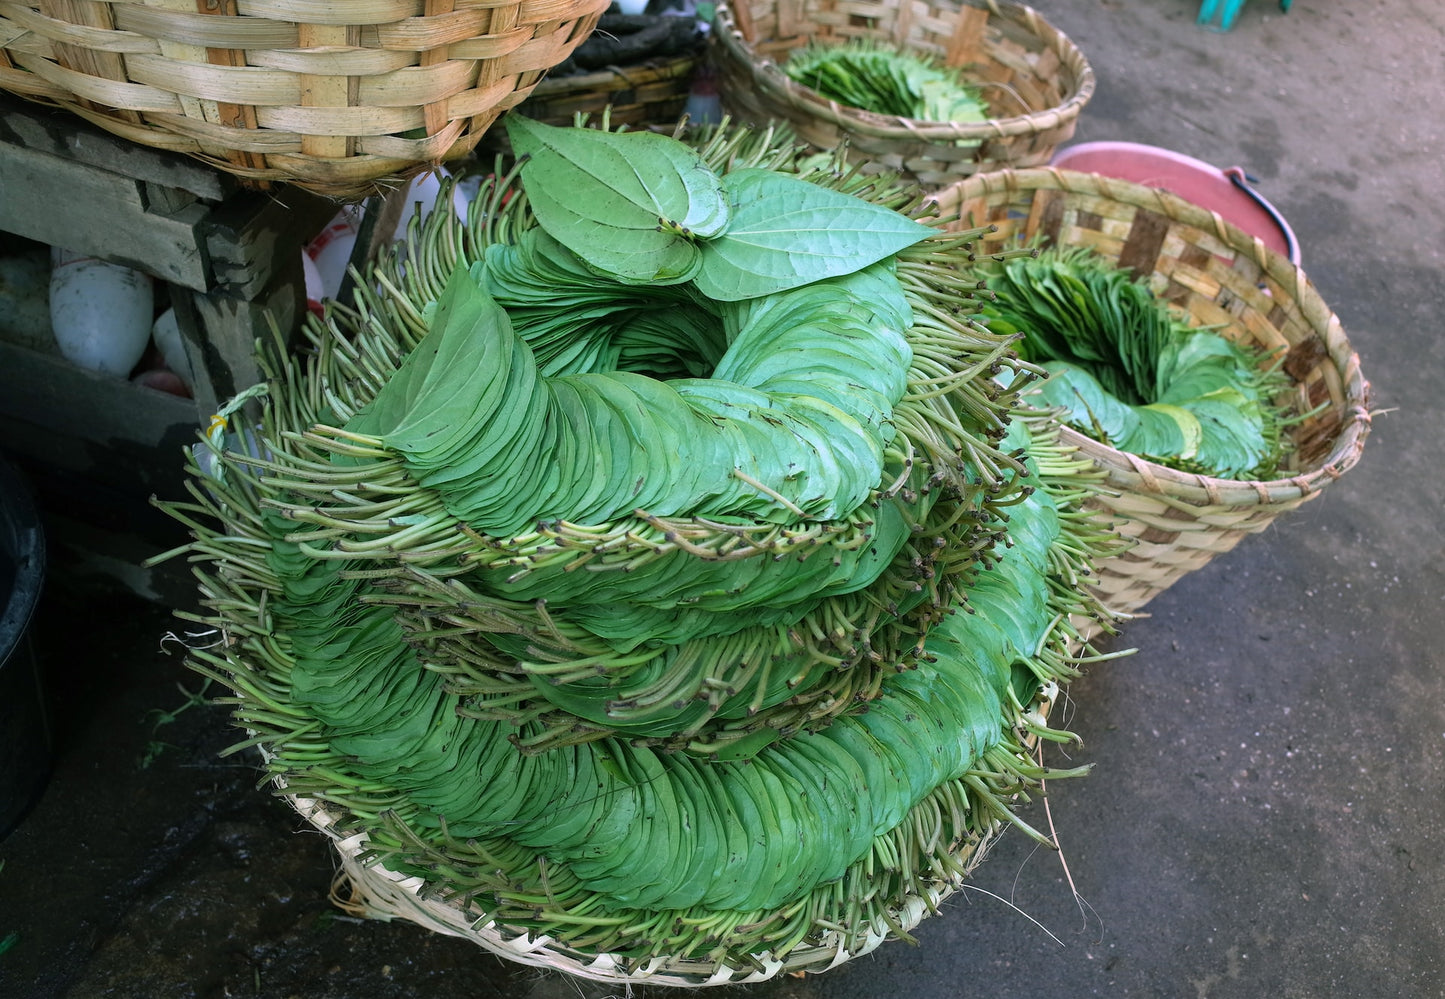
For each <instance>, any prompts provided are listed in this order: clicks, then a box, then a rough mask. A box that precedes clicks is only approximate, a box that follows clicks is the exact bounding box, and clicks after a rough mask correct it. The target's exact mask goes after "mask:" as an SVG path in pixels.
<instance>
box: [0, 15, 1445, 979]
mask: <svg viewBox="0 0 1445 999" xmlns="http://www.w3.org/2000/svg"><path fill="white" fill-rule="evenodd" d="M1036 6H1037V8H1038V10H1039V11H1040V13H1042V14H1043V15H1044V16H1045V17H1046V18H1048V19H1049V20H1050V21H1051V22H1052V23H1054V24H1055V25H1056V26H1058V27H1059V28H1061V29H1062V30H1063V31H1064V32H1065V33H1067V34H1068V35H1069V36H1070V37H1071V38H1073V39H1074V41H1075V42H1076V43H1077V44H1078V45H1079V46H1080V48H1081V49H1082V50H1083V51H1084V53H1085V54H1086V56H1087V57H1088V59H1089V60H1090V62H1091V64H1092V65H1093V68H1094V70H1095V72H1096V74H1097V76H1098V91H1097V94H1096V96H1095V97H1094V99H1093V101H1092V102H1091V103H1090V104H1089V105H1088V106H1087V107H1086V108H1085V110H1084V114H1083V117H1082V119H1081V121H1080V124H1079V129H1078V133H1077V135H1076V137H1075V138H1076V141H1082V140H1093V139H1123V140H1131V141H1138V142H1146V143H1152V144H1155V145H1160V146H1165V147H1168V148H1172V149H1176V150H1179V151H1181V152H1185V153H1188V154H1191V155H1193V156H1196V157H1199V158H1201V159H1205V160H1208V161H1210V162H1213V163H1215V164H1218V165H1221V166H1227V165H1233V164H1240V165H1243V166H1245V167H1246V168H1248V170H1249V171H1250V172H1251V173H1252V174H1253V175H1255V176H1256V177H1258V178H1259V188H1260V190H1261V191H1262V192H1263V193H1264V195H1265V196H1266V197H1267V198H1269V199H1270V200H1271V201H1272V202H1273V203H1274V204H1275V205H1276V206H1277V207H1278V208H1280V209H1281V211H1282V212H1283V214H1284V215H1285V217H1286V218H1287V219H1288V220H1289V221H1290V223H1291V224H1292V226H1293V227H1294V229H1295V232H1296V233H1297V235H1298V236H1299V238H1300V242H1301V245H1302V252H1303V260H1304V266H1305V270H1306V271H1307V272H1308V273H1309V275H1310V276H1311V278H1312V279H1313V280H1314V282H1315V284H1316V286H1317V287H1318V288H1319V290H1320V292H1321V293H1322V295H1323V296H1324V298H1325V300H1326V301H1327V302H1329V303H1330V304H1331V306H1332V307H1333V308H1334V309H1335V311H1336V312H1337V313H1338V314H1339V316H1340V318H1341V320H1342V321H1343V324H1344V327H1345V329H1346V331H1347V332H1348V334H1349V335H1350V337H1351V340H1352V342H1353V343H1354V345H1355V347H1356V349H1357V350H1358V351H1359V353H1360V356H1361V358H1362V362H1363V366H1364V371H1365V374H1366V377H1367V378H1369V379H1370V380H1371V382H1372V383H1373V385H1374V389H1375V396H1374V402H1375V405H1376V407H1377V408H1378V410H1379V412H1378V415H1377V417H1376V420H1375V427H1374V432H1373V435H1372V436H1371V438H1370V440H1369V443H1368V445H1367V446H1366V448H1365V453H1364V458H1363V461H1362V462H1361V463H1360V464H1359V465H1358V466H1357V467H1356V468H1355V469H1354V470H1353V471H1352V472H1351V473H1350V474H1348V475H1347V476H1345V477H1344V478H1343V479H1342V480H1340V481H1339V482H1337V483H1335V484H1334V485H1332V486H1331V487H1330V488H1329V490H1327V491H1326V493H1325V494H1324V495H1323V496H1322V497H1321V498H1318V499H1316V500H1314V501H1313V502H1311V503H1309V504H1308V505H1306V506H1305V507H1303V508H1302V509H1300V510H1298V511H1295V512H1293V513H1292V514H1289V515H1287V516H1286V517H1284V518H1281V519H1280V520H1279V521H1276V523H1275V524H1274V525H1273V526H1272V527H1271V528H1269V530H1268V531H1266V532H1265V533H1264V534H1262V535H1259V536H1257V537H1251V538H1247V539H1245V541H1244V543H1242V544H1241V545H1240V546H1239V547H1238V548H1237V549H1235V551H1233V552H1231V553H1230V554H1228V555H1226V556H1223V557H1220V558H1218V559H1216V560H1215V561H1214V562H1212V563H1211V564H1210V565H1209V566H1208V567H1206V568H1205V569H1203V570H1200V571H1198V572H1196V573H1194V574H1192V575H1190V576H1188V577H1186V578H1185V579H1184V580H1182V581H1180V582H1179V583H1177V584H1176V585H1175V586H1174V587H1173V588H1172V589H1170V590H1169V591H1168V592H1167V593H1165V594H1164V595H1163V596H1161V597H1159V598H1158V599H1156V601H1155V602H1154V603H1153V604H1152V605H1151V606H1150V608H1149V610H1150V612H1151V616H1149V617H1148V618H1146V619H1142V620H1138V621H1135V622H1132V623H1130V624H1129V625H1128V626H1127V627H1126V629H1125V631H1124V633H1123V635H1122V636H1121V638H1120V640H1119V641H1118V642H1117V643H1116V644H1117V646H1118V647H1133V648H1136V649H1137V650H1138V651H1137V654H1135V655H1134V656H1132V657H1130V658H1126V659H1122V660H1118V661H1115V662H1112V663H1109V664H1106V665H1100V666H1097V667H1095V668H1094V669H1093V670H1092V671H1091V673H1090V674H1089V675H1088V676H1086V677H1085V678H1084V679H1082V680H1080V681H1078V682H1076V683H1075V684H1074V685H1073V686H1072V687H1071V688H1070V693H1071V701H1070V703H1069V705H1068V711H1067V717H1066V719H1065V720H1066V721H1067V723H1068V725H1069V726H1070V727H1071V728H1072V729H1073V730H1074V731H1076V732H1078V733H1079V734H1080V735H1081V736H1082V737H1083V746H1082V747H1081V748H1079V749H1076V750H1073V751H1072V752H1071V756H1072V758H1073V759H1074V760H1076V761H1081V762H1082V761H1087V762H1091V763H1092V764H1093V765H1094V770H1093V773H1092V774H1091V775H1090V776H1088V777H1086V778H1084V779H1081V780H1076V781H1068V782H1064V783H1058V784H1056V785H1054V786H1053V787H1052V789H1051V794H1050V796H1049V802H1050V812H1051V816H1052V821H1053V823H1054V825H1055V827H1056V829H1057V832H1058V836H1059V840H1060V842H1061V844H1062V847H1063V852H1062V857H1060V856H1056V855H1046V854H1045V853H1043V852H1040V851H1037V850H1035V849H1034V848H1033V846H1032V844H1031V843H1030V842H1029V841H1027V840H1026V839H1024V838H1023V837H1022V836H1018V835H1011V834H1010V835H1005V836H1004V837H1003V840H1002V841H1001V842H1000V844H999V845H998V846H997V847H996V849H995V850H994V851H993V852H992V854H991V855H990V856H989V858H988V859H987V860H986V862H985V863H984V864H983V865H982V866H981V867H980V868H979V870H978V873H977V875H976V877H975V878H974V881H973V883H972V887H971V889H970V890H966V891H964V892H961V893H960V894H958V895H957V896H955V897H954V899H953V900H952V901H950V902H949V904H948V905H947V907H946V909H945V911H944V912H943V913H942V914H940V915H939V916H937V917H935V918H932V919H929V920H926V921H925V922H924V924H923V925H922V927H921V928H920V930H919V933H918V937H919V942H918V945H917V946H910V945H908V944H904V943H893V944H888V945H885V946H884V947H882V948H881V949H880V950H879V951H877V952H876V953H875V954H874V955H872V956H869V957H865V958H861V959H858V960H856V961H853V962H850V963H848V964H845V965H843V966H842V967H839V968H837V969H835V970H833V971H831V972H828V973H826V974H825V975H822V976H817V977H810V978H803V979H794V978H785V979H783V980H779V981H773V982H769V983H766V984H762V985H759V986H754V987H748V988H739V989H736V990H726V991H721V990H720V991H717V992H716V993H715V994H718V995H720V996H723V995H737V996H741V995H744V994H748V995H751V996H755V997H758V999H763V997H768V999H782V997H789V999H812V997H822V996H827V997H831V999H852V997H870V999H875V997H889V996H899V995H909V996H913V997H917V999H925V997H945V996H946V997H971V996H989V997H992V999H1007V997H1014V996H1019V997H1029V999H1036V997H1038V996H1053V997H1072V996H1093V995H1099V996H1144V997H1156V996H1157V997H1176V996H1177V997H1189V999H1196V997H1198V999H1202V997H1209V999H1230V997H1244V999H1259V997H1266V996H1268V997H1297V999H1322V997H1329V999H1334V997H1376V996H1378V997H1426V996H1442V995H1445V860H1442V857H1441V851H1440V850H1439V849H1438V847H1437V840H1438V836H1439V831H1440V829H1441V828H1442V827H1445V793H1442V792H1445V672H1442V668H1441V667H1442V664H1445V654H1442V652H1441V651H1440V645H1439V644H1438V643H1439V640H1440V635H1441V632H1440V630H1439V628H1440V624H1441V621H1442V620H1445V526H1442V525H1445V516H1442V498H1445V473H1442V469H1445V443H1442V436H1441V434H1440V432H1439V427H1440V426H1441V425H1442V423H1445V403H1442V401H1441V400H1442V394H1441V392H1440V387H1439V386H1440V383H1439V382H1438V381H1437V380H1436V379H1437V378H1440V377H1441V376H1442V374H1445V338H1442V337H1441V336H1440V335H1439V330H1440V328H1441V322H1440V312H1441V306H1442V304H1445V261H1442V248H1445V198H1442V191H1445V167H1442V163H1445V134H1442V130H1445V124H1442V123H1445V58H1442V55H1441V53H1442V52H1445V6H1442V5H1440V4H1438V3H1435V2H1434V0H1356V2H1351V3H1343V2H1339V0H1333V2H1331V0H1296V2H1295V3H1294V5H1293V9H1292V10H1291V11H1290V12H1289V13H1288V14H1281V12H1280V11H1279V10H1278V9H1277V7H1276V6H1275V4H1273V3H1272V2H1266V0H1254V2H1252V3H1250V4H1248V6H1247V7H1246V8H1245V10H1244V12H1243V13H1242V15H1241V16H1240V18H1239V21H1238V23H1237V24H1236V26H1235V27H1234V29H1233V30H1232V31H1230V32H1228V33H1217V32H1211V31H1207V30H1204V29H1202V28H1200V27H1197V26H1196V25H1195V24H1194V15H1195V12H1196V11H1197V9H1198V4H1197V2H1196V0H1038V2H1037V4H1036ZM55 575H56V579H55V580H54V585H53V586H52V587H51V588H50V591H49V592H48V593H47V598H46V605H45V607H44V609H43V617H42V620H41V621H40V623H39V624H38V626H37V627H36V629H35V637H36V640H37V642H38V644H39V647H40V649H41V651H42V654H43V655H44V656H45V659H46V661H47V663H48V667H49V671H50V676H51V680H52V683H53V684H54V686H55V689H56V692H57V696H58V698H59V699H60V702H61V703H62V704H63V705H64V709H63V711H62V712H61V714H60V716H59V718H58V721H59V725H60V730H59V736H60V739H61V753H60V757H59V760H58V762H57V768H56V772H55V775H54V778H53V780H52V782H51V784H50V787H49V789H48V791H47V792H46V794H45V797H44V798H43V799H42V800H41V802H40V804H39V805H38V806H37V808H36V809H35V810H34V811H33V812H32V813H31V814H30V816H29V817H28V818H27V819H26V820H25V822H24V823H23V824H22V825H21V826H20V827H19V829H18V830H17V831H16V832H14V833H13V834H12V835H11V836H9V837H8V838H7V839H5V840H4V841H3V842H0V861H3V864H4V866H3V870H0V995H4V996H14V997H56V996H73V997H78V999H91V997H101V996H118V997H138V999H142V997H143V999H172V997H175V999H180V997H190V996H198V997H220V996H253V997H262V999H285V997H292V996H298V997H305V999H382V997H421V996H426V997H432V999H449V997H469V999H475V997H500V999H557V997H587V999H600V997H603V996H612V995H622V994H624V993H625V992H626V991H627V990H625V989H623V988H621V987H618V986H605V985H598V984H595V983H588V982H582V981H577V980H573V979H570V978H566V977H563V976H560V975H557V974H552V973H543V972H539V971H535V970H531V969H526V968H521V967H519V966H515V965H510V964H505V963H503V962H501V961H500V960H498V959H495V958H493V957H491V956H489V955H487V954H486V953H484V952H482V951H481V950H479V949H477V948H475V947H474V946H473V945H471V944H468V943H465V942H462V941H459V940H454V939H449V938H445V937H439V936H435V935H432V934H430V933H428V932H426V931H423V930H421V929H418V928H416V927H414V926H412V925H410V924H406V923H392V924H387V923H380V922H371V921H361V920H357V919H354V918H352V917H350V916H348V915H347V914H345V913H344V912H342V911H341V910H339V909H336V908H335V907H333V906H332V905H331V904H330V903H329V902H328V901H327V898H326V894H327V890H328V887H329V884H330V880H331V872H332V868H331V864H332V861H331V859H330V857H329V855H328V852H327V847H326V845H325V843H324V842H323V841H322V839H321V838H320V837H319V836H318V835H317V834H314V833H312V832H309V831H307V829H306V827H304V825H303V823H302V822H301V821H300V820H299V819H297V818H296V817H295V816H294V815H293V814H292V813H291V812H290V810H289V809H288V808H287V807H286V806H285V805H283V804H281V803H280V802H278V801H275V800H273V799H271V798H270V797H269V796H268V795H267V794H266V793H265V792H264V791H263V790H258V789H256V787H255V784H254V781H255V773H254V770H253V769H252V768H251V766H250V763H249V761H248V760H243V759H240V758H220V757H219V756H218V755H217V753H218V751H219V750H220V749H222V748H223V747H225V746H226V745H227V744H228V743H229V742H230V741H231V740H232V739H233V735H232V733H231V732H230V731H229V729H228V727H227V724H226V720H225V714H224V711H223V710H222V709H220V708H216V707H209V706H194V707H186V705H187V695H186V693H185V690H183V689H182V688H186V689H188V690H192V691H194V690H196V689H198V688H199V680H198V679H197V678H195V677H194V676H192V675H191V674H189V673H187V672H186V671H185V670H184V669H183V668H182V667H181V666H180V664H179V661H178V657H177V656H174V655H171V656H167V655H164V654H162V652H161V643H160V636H161V635H162V634H164V632H165V631H166V630H168V629H169V628H171V627H173V622H171V621H170V620H169V619H168V617H167V615H166V612H165V611H164V610H162V609H160V608H157V607H156V606H154V605H152V604H148V603H145V602H143V601H139V600H135V599H132V598H130V597H126V596H120V595H116V594H114V593H113V592H110V591H104V590H95V589H92V588H89V587H88V586H86V585H84V584H83V583H82V582H81V581H80V580H79V579H78V578H77V577H76V575H75V574H69V573H67V572H66V565H65V564H64V562H63V560H62V562H61V564H59V565H58V566H57V571H56V574H55ZM210 693H213V694H214V693H216V692H215V691H211V692H210ZM179 709H184V710H179ZM167 713H170V714H171V715H173V716H174V717H168V715H167ZM1026 817H1028V818H1029V820H1030V821H1032V822H1034V823H1036V824H1040V823H1047V822H1048V819H1049V816H1046V815H1045V814H1044V813H1043V812H1042V811H1041V810H1040V809H1039V808H1038V807H1037V806H1034V807H1031V808H1030V809H1029V810H1028V811H1027V812H1026ZM633 994H637V995H651V994H653V990H646V989H635V990H633Z"/></svg>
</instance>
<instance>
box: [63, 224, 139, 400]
mask: <svg viewBox="0 0 1445 999" xmlns="http://www.w3.org/2000/svg"><path fill="white" fill-rule="evenodd" d="M50 259H51V271H50V328H51V330H52V331H53V333H54V334H55V344H56V346H57V347H58V348H59V350H60V354H61V356H62V357H64V358H65V359H66V360H68V361H70V362H71V363H72V364H75V365H77V366H79V367H82V368H86V369H88V370H91V371H103V372H106V373H108V374H112V375H119V376H121V377H122V378H124V377H127V376H129V375H130V372H131V369H132V368H134V367H135V366H136V363H137V362H138V361H140V359H141V355H143V354H144V353H145V350H146V347H147V345H149V343H150V339H151V321H152V319H153V318H154V316H155V290H154V288H153V287H152V285H151V279H150V276H149V275H147V274H145V273H142V272H141V271H137V270H133V269H131V268H129V267H122V266H121V265H119V264H112V263H108V262H107V261H104V260H97V259H96V258H94V257H88V256H86V255H84V254H81V253H73V252H71V251H69V250H65V249H62V248H60V247H54V248H52V250H51V254H50Z"/></svg>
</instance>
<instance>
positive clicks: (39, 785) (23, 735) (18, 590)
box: [0, 457, 54, 838]
mask: <svg viewBox="0 0 1445 999" xmlns="http://www.w3.org/2000/svg"><path fill="white" fill-rule="evenodd" d="M44 581H45V535H44V532H43V531H42V530H41V527H40V517H39V515H38V513H37V511H36V509H35V503H34V501H33V499H32V498H31V493H30V489H29V487H28V486H27V484H26V482H25V481H24V480H23V479H22V478H21V477H20V474H19V473H18V472H17V471H16V470H15V468H14V467H13V466H11V465H10V464H9V463H8V462H6V461H5V459H4V458H3V457H0V838H3V837H5V836H6V835H8V834H9V833H10V832H11V830H13V829H14V828H15V826H16V825H18V824H19V822H20V820H21V818H22V817H24V815H25V813H26V812H27V811H29V810H30V807H31V806H32V805H34V804H35V802H36V800H37V799H38V798H39V797H40V793H41V792H42V791H43V790H44V789H45V784H46V781H47V780H48V779H49V777H50V764H51V758H52V754H53V750H54V744H53V739H52V736H51V731H50V717H49V711H48V709H47V706H46V703H45V688H44V684H43V683H42V680H41V674H40V662H39V659H38V658H37V656H36V654H35V650H34V648H33V646H32V643H31V636H30V621H31V618H32V617H33V615H34V613H35V607H36V605H37V604H39V602H40V591H41V588H42V586H43V585H44Z"/></svg>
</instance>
